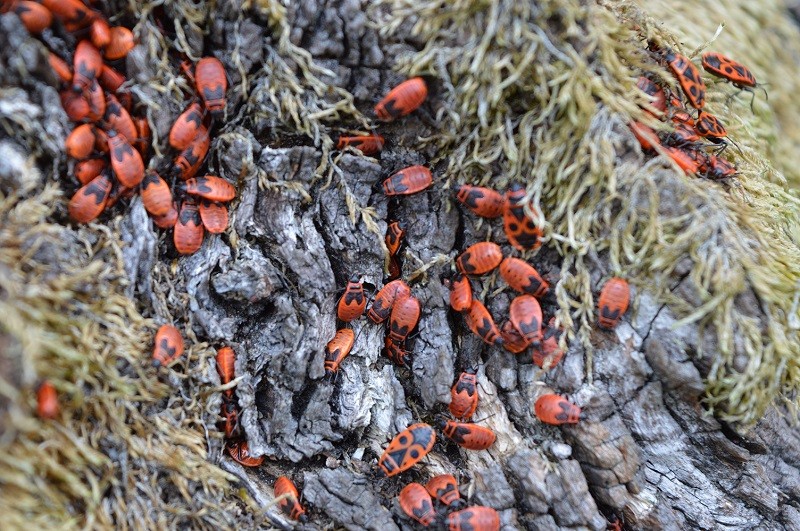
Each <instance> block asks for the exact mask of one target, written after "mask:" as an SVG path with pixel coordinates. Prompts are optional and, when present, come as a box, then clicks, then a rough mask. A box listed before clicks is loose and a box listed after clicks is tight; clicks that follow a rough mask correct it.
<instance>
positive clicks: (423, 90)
mask: <svg viewBox="0 0 800 531" xmlns="http://www.w3.org/2000/svg"><path fill="white" fill-rule="evenodd" d="M427 97H428V85H426V84H425V80H424V79H422V78H421V77H412V78H411V79H408V80H406V81H403V82H402V83H400V84H399V85H397V86H396V87H395V88H393V89H392V90H390V91H389V94H387V95H386V96H385V97H384V98H383V99H382V100H381V101H380V102H379V103H378V104H377V105H376V106H375V115H376V116H377V117H378V119H380V120H383V121H384V122H390V121H392V120H394V119H395V118H398V117H400V116H405V115H407V114H410V113H412V112H413V111H415V110H416V109H418V108H419V106H420V105H422V102H424V101H425V98H427Z"/></svg>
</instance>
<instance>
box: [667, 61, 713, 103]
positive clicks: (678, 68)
mask: <svg viewBox="0 0 800 531" xmlns="http://www.w3.org/2000/svg"><path fill="white" fill-rule="evenodd" d="M666 59H667V64H668V65H669V68H670V70H672V73H673V74H675V78H676V79H677V80H678V84H680V86H681V88H682V89H683V93H684V94H686V99H687V100H689V105H691V106H692V107H694V108H695V109H702V108H703V106H704V105H705V104H706V84H705V83H704V82H703V78H702V77H701V76H700V70H698V69H697V67H696V66H694V63H692V62H691V61H690V60H689V58H688V57H686V56H684V55H681V54H679V53H675V52H672V51H670V52H667V55H666Z"/></svg>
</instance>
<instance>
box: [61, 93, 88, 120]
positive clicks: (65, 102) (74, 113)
mask: <svg viewBox="0 0 800 531" xmlns="http://www.w3.org/2000/svg"><path fill="white" fill-rule="evenodd" d="M58 95H59V97H60V98H61V106H62V107H63V108H64V112H66V113H67V117H68V118H69V119H70V120H72V121H73V122H82V121H83V120H85V119H86V118H87V117H88V116H89V102H88V101H86V98H84V97H83V94H82V93H80V92H72V91H71V90H62V91H61V92H59V93H58Z"/></svg>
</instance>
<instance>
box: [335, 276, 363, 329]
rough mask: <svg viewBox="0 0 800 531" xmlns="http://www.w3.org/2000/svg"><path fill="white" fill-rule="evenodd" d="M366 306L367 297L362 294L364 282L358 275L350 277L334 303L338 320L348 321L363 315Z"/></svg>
mask: <svg viewBox="0 0 800 531" xmlns="http://www.w3.org/2000/svg"><path fill="white" fill-rule="evenodd" d="M366 308H367V297H366V296H365V295H364V283H363V282H361V281H360V280H359V278H358V277H354V278H351V279H350V280H349V281H348V282H347V287H345V289H344V293H343V294H342V296H341V298H340V299H339V303H338V304H337V305H336V316H337V317H338V318H339V320H340V321H343V322H345V323H349V322H350V321H353V320H355V319H358V318H359V317H361V316H362V315H364V310H365V309H366Z"/></svg>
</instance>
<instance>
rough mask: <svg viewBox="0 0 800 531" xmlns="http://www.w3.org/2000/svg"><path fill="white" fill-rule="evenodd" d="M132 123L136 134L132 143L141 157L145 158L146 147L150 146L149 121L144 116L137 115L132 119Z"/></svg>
mask: <svg viewBox="0 0 800 531" xmlns="http://www.w3.org/2000/svg"><path fill="white" fill-rule="evenodd" d="M133 125H135V126H136V134H137V135H138V137H137V138H136V142H134V143H133V145H134V147H135V148H136V149H137V150H138V151H139V153H140V154H141V155H142V157H143V158H147V148H148V147H149V146H150V122H149V121H147V118H146V117H144V116H138V117H136V118H134V119H133Z"/></svg>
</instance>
